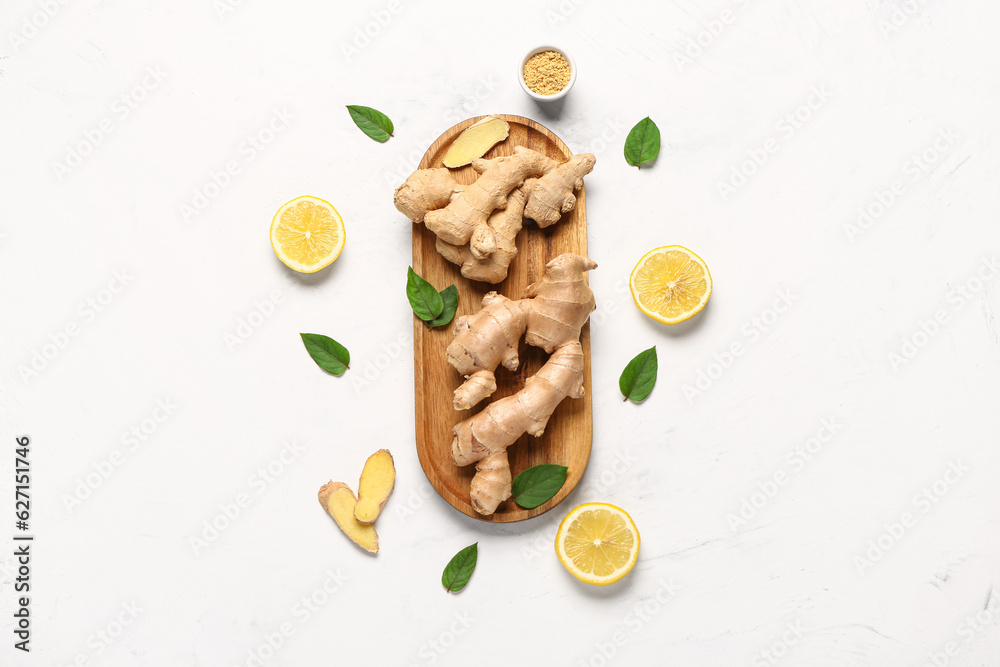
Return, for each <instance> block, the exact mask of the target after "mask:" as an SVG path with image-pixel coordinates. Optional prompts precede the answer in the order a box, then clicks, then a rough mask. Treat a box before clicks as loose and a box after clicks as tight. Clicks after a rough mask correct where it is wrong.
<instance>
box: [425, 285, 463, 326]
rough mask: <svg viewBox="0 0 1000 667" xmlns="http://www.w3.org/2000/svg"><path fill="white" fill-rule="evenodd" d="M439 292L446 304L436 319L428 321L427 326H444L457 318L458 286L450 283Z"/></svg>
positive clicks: (443, 302) (442, 301)
mask: <svg viewBox="0 0 1000 667" xmlns="http://www.w3.org/2000/svg"><path fill="white" fill-rule="evenodd" d="M438 294H440V295H441V303H442V304H444V307H443V308H442V309H441V314H440V315H438V316H437V318H435V319H434V321H432V322H428V323H427V326H431V327H442V326H444V325H446V324H448V323H449V322H451V321H452V320H453V319H455V311H456V310H458V288H457V287H455V286H454V285H448V286H447V287H445V288H444V289H443V290H441V291H440V292H438Z"/></svg>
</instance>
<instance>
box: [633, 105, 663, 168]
mask: <svg viewBox="0 0 1000 667" xmlns="http://www.w3.org/2000/svg"><path fill="white" fill-rule="evenodd" d="M659 153H660V128H658V127H656V123H654V122H653V121H652V120H651V119H650V118H649V116H646V117H645V118H643V119H642V120H640V121H639V122H638V123H636V124H635V127H633V128H632V131H631V132H629V133H628V137H627V138H626V139H625V161H626V162H628V163H629V164H630V165H632V166H633V167H637V168H640V169H641V168H642V167H641V165H642V163H643V162H650V161H652V160H655V159H656V156H657V155H659Z"/></svg>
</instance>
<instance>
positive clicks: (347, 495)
mask: <svg viewBox="0 0 1000 667" xmlns="http://www.w3.org/2000/svg"><path fill="white" fill-rule="evenodd" d="M357 503H358V501H357V498H355V497H354V492H353V491H351V488H350V487H349V486H347V485H346V484H344V483H342V482H328V483H326V484H324V485H323V486H322V487H321V488H320V490H319V504H320V505H322V506H323V509H325V510H326V511H327V514H329V515H330V516H332V517H333V520H334V521H336V522H337V525H338V526H340V529H341V530H342V531H344V534H345V535H347V536H348V537H349V538H351V539H352V540H354V542H355V544H357V545H358V546H359V547H361V548H362V549H365V550H367V551H370V552H372V553H378V533H376V532H375V527H374V526H372V525H371V524H367V523H361V522H360V521H358V520H357V519H355V518H354V508H355V506H356V505H357Z"/></svg>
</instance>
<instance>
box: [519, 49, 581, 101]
mask: <svg viewBox="0 0 1000 667" xmlns="http://www.w3.org/2000/svg"><path fill="white" fill-rule="evenodd" d="M543 51H556V52H557V53H561V54H562V56H563V58H565V59H566V62H568V63H569V83H567V84H566V87H565V88H563V89H562V90H560V91H559V92H558V93H555V94H553V95H539V94H538V93H536V92H535V91H533V90H532V89H531V88H528V84H527V83H525V82H524V64H525V63H526V62H528V58H530V57H531V56H533V55H535V54H536V53H542V52H543ZM517 81H518V83H520V84H521V90H523V91H524V92H525V93H527V94H528V96H529V97H531V98H533V99H536V100H538V101H539V102H554V101H555V100H558V99H562V98H563V97H565V96H566V93H568V92H569V89H570V88H572V87H573V84H574V83H576V62H575V61H574V60H573V56H571V55H570V54H569V52H567V51H566V49H560V48H559V47H558V46H538V47H535V48H533V49H531V50H530V51H528V52H527V53H526V54H524V57H523V58H521V64H520V65H518V67H517Z"/></svg>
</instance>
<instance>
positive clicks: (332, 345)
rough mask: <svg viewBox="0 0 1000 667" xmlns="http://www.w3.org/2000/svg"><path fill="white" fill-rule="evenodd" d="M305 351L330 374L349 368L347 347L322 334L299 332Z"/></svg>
mask: <svg viewBox="0 0 1000 667" xmlns="http://www.w3.org/2000/svg"><path fill="white" fill-rule="evenodd" d="M299 335H300V336H302V342H303V343H305V346H306V351H307V352H308V353H309V356H310V357H312V358H313V361H315V362H316V365H317V366H319V367H320V368H322V369H323V370H324V371H326V372H327V373H330V374H332V375H341V374H343V372H344V371H346V370H347V369H348V368H350V365H349V364H350V363H351V353H350V352H348V351H347V348H346V347H344V346H343V345H341V344H340V343H338V342H337V341H335V340H334V339H332V338H330V337H329V336H324V335H322V334H311V333H300V334H299Z"/></svg>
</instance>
